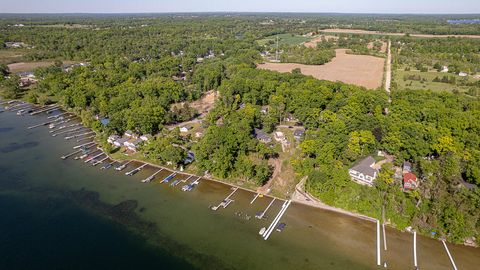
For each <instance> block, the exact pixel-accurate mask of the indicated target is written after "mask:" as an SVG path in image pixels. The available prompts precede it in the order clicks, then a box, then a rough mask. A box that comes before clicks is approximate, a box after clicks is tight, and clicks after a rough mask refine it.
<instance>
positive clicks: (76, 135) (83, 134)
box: [65, 131, 95, 140]
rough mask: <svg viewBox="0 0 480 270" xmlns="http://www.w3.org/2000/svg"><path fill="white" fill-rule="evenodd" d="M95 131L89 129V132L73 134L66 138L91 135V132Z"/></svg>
mask: <svg viewBox="0 0 480 270" xmlns="http://www.w3.org/2000/svg"><path fill="white" fill-rule="evenodd" d="M93 133H95V132H93V131H89V132H85V133H81V134H75V135H72V136H67V137H65V140H70V139H75V138H78V137H82V136H85V135H90V134H93Z"/></svg>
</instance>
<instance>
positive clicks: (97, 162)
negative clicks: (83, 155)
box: [92, 156, 108, 166]
mask: <svg viewBox="0 0 480 270" xmlns="http://www.w3.org/2000/svg"><path fill="white" fill-rule="evenodd" d="M107 159H108V156H106V157H104V158H102V159H101V160H99V161H95V162H93V164H92V166H97V165H98V164H100V163H102V162H104V161H105V160H107Z"/></svg>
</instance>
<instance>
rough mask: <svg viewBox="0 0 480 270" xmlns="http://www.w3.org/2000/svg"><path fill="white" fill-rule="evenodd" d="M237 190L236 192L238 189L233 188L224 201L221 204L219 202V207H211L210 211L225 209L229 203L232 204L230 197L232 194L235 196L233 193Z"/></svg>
mask: <svg viewBox="0 0 480 270" xmlns="http://www.w3.org/2000/svg"><path fill="white" fill-rule="evenodd" d="M237 190H238V187H235V188H234V189H233V191H232V192H231V193H230V194H229V195H228V196H227V197H226V198H225V199H223V201H222V202H220V204H219V205H217V206H212V208H211V209H212V210H213V211H217V210H218V208H220V207H223V208H227V206H228V205H229V204H230V203H232V202H233V200H232V199H230V197H232V196H233V194H235V192H237Z"/></svg>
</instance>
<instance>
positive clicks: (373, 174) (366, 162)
mask: <svg viewBox="0 0 480 270" xmlns="http://www.w3.org/2000/svg"><path fill="white" fill-rule="evenodd" d="M374 166H375V159H373V157H371V156H368V157H366V158H364V159H363V160H361V161H360V162H359V163H358V164H357V165H355V166H353V167H352V168H351V169H350V170H349V171H348V173H349V174H350V177H351V178H352V180H353V181H354V182H357V183H359V184H362V185H367V186H373V181H374V180H375V179H376V178H377V176H378V170H377V169H375V168H374Z"/></svg>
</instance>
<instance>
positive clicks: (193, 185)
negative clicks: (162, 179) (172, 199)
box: [182, 175, 202, 191]
mask: <svg viewBox="0 0 480 270" xmlns="http://www.w3.org/2000/svg"><path fill="white" fill-rule="evenodd" d="M191 177H193V175H192V176H191ZM187 179H190V177H189V178H187ZM187 179H185V181H186V180H187ZM200 179H202V178H201V177H197V179H195V180H193V181H192V183H190V184H188V185H184V186H183V187H182V191H192V190H193V188H194V187H195V186H196V185H198V184H199V183H200Z"/></svg>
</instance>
